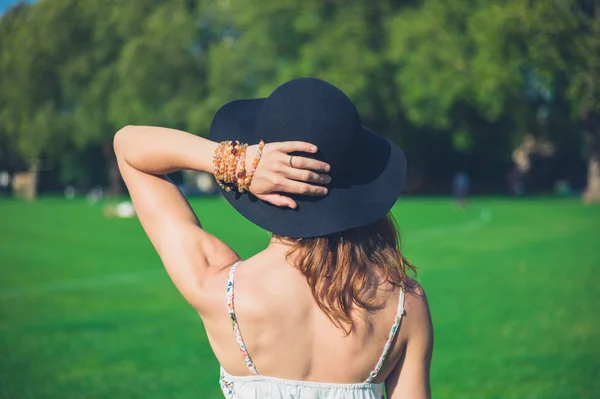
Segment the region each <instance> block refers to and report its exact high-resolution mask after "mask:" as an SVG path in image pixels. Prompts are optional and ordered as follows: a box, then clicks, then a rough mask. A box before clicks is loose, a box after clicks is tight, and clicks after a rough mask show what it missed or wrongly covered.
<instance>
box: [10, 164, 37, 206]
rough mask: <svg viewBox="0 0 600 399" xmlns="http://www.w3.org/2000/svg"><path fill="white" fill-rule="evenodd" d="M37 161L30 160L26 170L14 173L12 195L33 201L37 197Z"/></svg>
mask: <svg viewBox="0 0 600 399" xmlns="http://www.w3.org/2000/svg"><path fill="white" fill-rule="evenodd" d="M39 165H40V164H39V161H37V160H36V161H32V162H31V164H30V165H29V170H28V171H27V172H19V173H16V174H15V176H14V178H13V182H12V192H13V196H14V197H16V198H24V199H26V200H28V201H33V200H35V199H36V198H37V183H38V172H39Z"/></svg>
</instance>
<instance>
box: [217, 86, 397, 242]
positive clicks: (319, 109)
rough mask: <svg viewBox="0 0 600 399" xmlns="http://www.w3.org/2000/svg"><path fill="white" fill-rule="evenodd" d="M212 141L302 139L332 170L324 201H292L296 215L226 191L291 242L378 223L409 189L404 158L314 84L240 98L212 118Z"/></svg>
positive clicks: (346, 103)
mask: <svg viewBox="0 0 600 399" xmlns="http://www.w3.org/2000/svg"><path fill="white" fill-rule="evenodd" d="M210 138H211V139H212V140H214V141H217V142H220V141H226V140H239V141H240V142H242V143H248V144H249V145H252V144H258V143H259V142H260V140H261V139H262V140H264V141H265V142H266V143H273V142H282V141H305V142H308V143H311V144H314V145H316V146H317V148H318V149H319V151H318V152H317V153H316V154H304V153H297V154H293V155H299V156H305V157H312V158H316V159H319V160H322V161H325V162H327V163H329V164H330V165H331V172H330V176H331V179H332V180H331V183H330V184H327V185H326V187H327V188H328V191H329V192H328V194H327V195H326V196H320V197H314V196H304V195H290V194H284V195H289V196H290V197H292V198H293V199H294V200H295V201H296V202H297V204H298V207H297V208H296V209H290V208H279V207H277V206H275V205H271V204H269V203H267V202H264V201H261V200H259V199H258V198H256V197H255V196H253V195H252V194H249V193H239V192H237V190H231V191H230V192H226V191H225V190H221V192H222V194H223V196H224V197H225V198H226V199H227V201H229V203H230V204H231V205H232V206H233V207H234V208H235V209H236V210H237V211H238V212H239V213H241V214H242V215H243V216H244V217H245V218H247V219H248V220H250V221H251V222H252V223H254V224H256V225H258V226H260V227H262V228H264V229H266V230H268V231H270V232H273V233H275V234H279V235H281V236H286V237H318V236H325V235H328V234H332V233H337V232H340V231H343V230H347V229H351V228H354V227H359V226H365V225H368V224H371V223H374V222H376V221H378V220H379V219H381V218H382V217H384V216H385V215H386V214H387V213H388V212H389V211H390V209H391V208H392V206H393V205H394V203H395V202H396V200H397V199H398V197H399V196H400V193H401V192H402V187H403V186H404V181H405V177H406V158H405V156H404V153H403V152H402V150H401V149H400V148H399V147H398V146H396V145H395V144H393V143H392V142H390V141H389V140H387V139H385V138H383V137H381V136H379V135H377V134H376V133H374V132H372V131H371V130H369V129H367V128H366V127H364V126H363V125H362V123H361V120H360V117H359V115H358V112H357V110H356V108H355V107H354V105H353V104H352V102H351V101H350V99H349V98H348V97H347V96H346V95H345V94H344V93H343V92H342V91H340V90H339V89H338V88H336V87H335V86H333V85H331V84H329V83H327V82H324V81H322V80H319V79H314V78H302V79H295V80H292V81H290V82H287V83H285V84H283V85H281V86H279V87H278V88H277V89H276V90H275V91H274V92H273V93H272V94H271V95H270V96H269V97H268V98H259V99H251V100H237V101H233V102H230V103H228V104H225V105H224V106H223V107H221V109H219V111H217V113H216V114H215V116H214V118H213V121H212V124H211V127H210Z"/></svg>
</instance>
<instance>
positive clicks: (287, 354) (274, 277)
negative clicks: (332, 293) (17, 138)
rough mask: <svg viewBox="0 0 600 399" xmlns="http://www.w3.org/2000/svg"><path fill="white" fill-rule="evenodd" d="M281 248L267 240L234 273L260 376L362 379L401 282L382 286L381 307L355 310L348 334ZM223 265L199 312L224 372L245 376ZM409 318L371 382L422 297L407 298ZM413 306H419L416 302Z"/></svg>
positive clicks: (403, 339)
mask: <svg viewBox="0 0 600 399" xmlns="http://www.w3.org/2000/svg"><path fill="white" fill-rule="evenodd" d="M286 250H287V248H286V247H285V246H282V245H277V244H272V245H270V246H269V247H268V248H267V249H266V250H265V251H263V252H260V253H259V254H257V255H256V256H254V257H252V258H250V259H248V260H247V261H244V262H242V263H241V264H240V266H239V267H238V268H237V272H236V274H235V315H236V318H237V321H238V323H239V326H240V331H241V334H242V336H243V340H244V342H245V344H246V348H247V350H248V352H249V354H250V356H251V357H252V361H253V362H254V364H255V365H256V367H257V369H258V372H259V373H260V374H261V375H267V376H271V377H277V378H283V379H290V380H301V381H315V382H328V383H348V384H352V383H360V382H364V381H365V379H366V378H367V377H368V376H369V373H371V371H372V370H373V368H374V367H375V365H376V364H377V362H378V360H379V357H380V356H381V353H382V351H383V348H384V346H385V343H386V341H387V339H388V336H389V334H390V329H391V327H392V325H393V323H394V319H395V317H396V313H397V310H398V302H399V298H400V288H398V287H393V286H391V285H390V284H387V283H384V284H381V285H380V286H379V287H378V289H377V296H378V300H379V301H380V303H382V305H383V307H382V309H381V310H378V311H375V312H368V311H367V310H365V309H355V310H354V321H355V326H354V329H353V331H352V332H351V333H350V334H349V335H346V334H345V332H344V331H343V330H341V329H340V328H337V327H336V326H334V325H333V323H332V322H331V320H329V318H328V317H327V316H326V315H325V314H324V313H323V311H322V310H321V309H319V307H318V306H317V304H316V303H315V300H314V298H313V296H312V294H311V290H310V288H309V286H308V284H307V281H306V278H305V277H304V276H303V275H302V273H300V271H298V269H296V268H295V267H293V266H292V265H290V264H289V263H288V262H287V261H286V259H285V253H286ZM227 274H228V268H224V269H222V270H220V271H219V272H217V273H215V274H214V276H213V277H212V278H211V280H212V282H211V283H210V284H207V285H208V286H210V287H211V288H210V289H211V293H210V294H209V295H208V296H207V298H210V299H209V300H210V304H207V305H208V306H206V307H203V308H204V309H202V310H201V316H202V319H203V321H204V325H205V327H206V331H207V333H208V336H209V340H210V343H211V345H212V348H213V350H214V352H215V354H216V356H217V358H218V359H219V361H220V363H221V365H222V366H223V368H224V369H225V370H226V371H227V372H228V373H230V374H233V375H238V376H244V375H250V372H249V370H248V368H247V367H246V364H245V363H244V361H243V359H242V356H241V355H240V351H239V349H238V345H237V343H236V340H235V337H234V335H233V333H232V328H231V320H230V319H229V316H228V313H227V309H226V306H225V290H226V286H227ZM406 301H407V304H406V308H407V317H406V320H405V321H404V322H403V324H404V325H403V326H402V327H401V328H400V330H399V332H398V333H397V334H396V338H395V339H394V341H393V343H392V347H391V348H390V351H389V353H388V355H387V358H386V360H385V362H384V364H383V367H382V369H381V371H380V372H379V374H378V376H377V377H376V378H375V380H374V382H377V383H379V382H384V381H385V380H386V378H387V377H388V376H389V374H390V373H391V371H392V370H393V369H394V367H395V366H396V365H397V364H398V362H399V360H400V358H401V356H402V354H403V352H404V350H405V348H406V343H407V339H408V332H409V328H408V327H406V325H407V324H409V323H411V321H410V315H409V313H410V309H411V308H412V307H414V306H415V303H414V302H416V301H422V299H421V298H418V297H416V296H415V295H414V294H410V291H409V293H408V295H407V297H406ZM417 306H418V304H417Z"/></svg>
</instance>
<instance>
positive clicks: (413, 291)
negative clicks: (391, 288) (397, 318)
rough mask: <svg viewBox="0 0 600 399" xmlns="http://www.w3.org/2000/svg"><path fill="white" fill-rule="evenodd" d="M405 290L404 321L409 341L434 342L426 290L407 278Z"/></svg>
mask: <svg viewBox="0 0 600 399" xmlns="http://www.w3.org/2000/svg"><path fill="white" fill-rule="evenodd" d="M404 290H405V300H404V310H405V314H404V318H405V320H404V321H405V323H406V324H405V329H406V332H407V334H408V337H407V338H408V340H409V341H415V340H423V341H432V340H433V329H432V321H431V314H430V311H429V303H428V301H427V295H426V294H425V289H424V288H423V286H422V285H421V284H420V283H419V282H418V281H416V280H415V279H413V278H407V279H406V284H405V288H404Z"/></svg>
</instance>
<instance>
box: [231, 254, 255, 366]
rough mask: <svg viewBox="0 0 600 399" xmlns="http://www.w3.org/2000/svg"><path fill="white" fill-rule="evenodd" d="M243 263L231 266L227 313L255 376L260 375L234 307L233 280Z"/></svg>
mask: <svg viewBox="0 0 600 399" xmlns="http://www.w3.org/2000/svg"><path fill="white" fill-rule="evenodd" d="M240 263H241V261H237V262H235V263H234V264H233V265H231V268H230V269H229V277H228V279H227V292H226V294H225V298H226V299H227V311H228V312H229V318H230V319H231V326H232V327H233V334H234V335H235V340H236V341H237V344H238V346H239V348H240V352H241V353H242V358H243V359H244V362H245V363H246V366H247V367H248V370H250V372H251V373H252V374H254V375H258V372H257V371H256V367H254V363H252V359H251V358H250V355H249V354H248V350H247V349H246V345H245V344H244V340H243V339H242V333H241V332H240V327H239V325H238V322H237V318H236V317H235V310H234V307H233V279H234V276H235V269H236V268H237V267H238V266H239V264H240Z"/></svg>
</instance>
